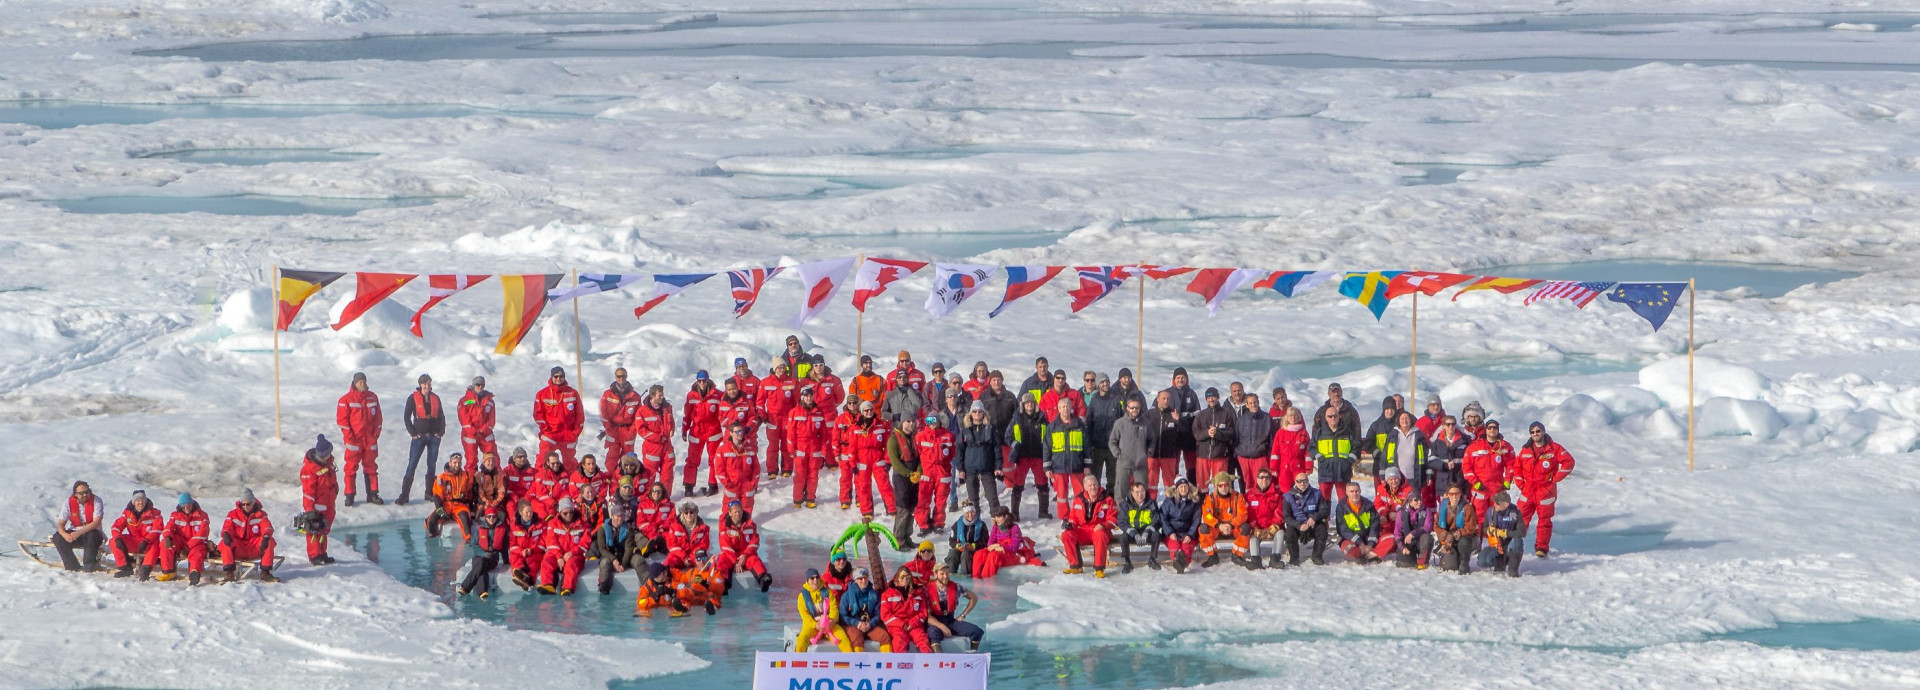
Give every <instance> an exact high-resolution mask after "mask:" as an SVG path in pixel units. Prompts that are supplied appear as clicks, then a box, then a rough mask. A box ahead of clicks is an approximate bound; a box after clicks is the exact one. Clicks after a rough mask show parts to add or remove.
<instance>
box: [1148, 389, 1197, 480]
mask: <svg viewBox="0 0 1920 690" xmlns="http://www.w3.org/2000/svg"><path fill="white" fill-rule="evenodd" d="M1146 419H1147V426H1148V428H1149V429H1150V430H1151V431H1150V432H1149V433H1148V436H1147V448H1148V449H1149V450H1152V451H1153V452H1152V454H1150V455H1148V456H1147V481H1148V482H1150V487H1151V493H1152V494H1153V495H1154V496H1160V495H1162V492H1163V491H1165V490H1167V489H1169V488H1171V487H1172V486H1173V483H1174V480H1175V479H1176V478H1179V477H1184V476H1185V475H1182V474H1180V441H1179V439H1180V435H1181V434H1183V433H1184V434H1187V435H1188V436H1189V437H1191V436H1192V432H1191V429H1192V426H1193V423H1192V421H1191V420H1189V419H1187V417H1186V415H1183V414H1181V413H1180V411H1179V410H1177V409H1174V407H1173V394H1172V393H1168V392H1166V391H1160V392H1159V393H1158V394H1156V395H1155V396H1154V399H1153V408H1152V409H1149V410H1148V411H1147V413H1146ZM1186 479H1187V481H1188V482H1192V481H1193V478H1192V477H1186Z"/></svg>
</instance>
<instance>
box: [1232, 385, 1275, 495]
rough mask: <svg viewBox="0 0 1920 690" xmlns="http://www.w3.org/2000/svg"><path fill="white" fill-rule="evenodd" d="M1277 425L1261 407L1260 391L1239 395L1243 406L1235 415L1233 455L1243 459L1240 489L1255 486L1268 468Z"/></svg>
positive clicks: (1241, 460) (1244, 489) (1240, 466)
mask: <svg viewBox="0 0 1920 690" xmlns="http://www.w3.org/2000/svg"><path fill="white" fill-rule="evenodd" d="M1275 426H1277V425H1276V424H1274V421H1273V417H1272V416H1270V415H1268V414H1267V411H1266V410H1264V409H1261V407H1260V394H1258V393H1246V394H1242V395H1241V396H1240V407H1239V408H1238V409H1237V410H1235V411H1234V416H1233V434H1234V441H1233V455H1234V457H1237V458H1239V459H1240V462H1239V463H1238V465H1239V468H1240V490H1241V491H1243V492H1244V491H1246V490H1247V489H1248V488H1249V487H1252V486H1253V480H1254V479H1256V478H1258V477H1259V476H1260V471H1261V470H1265V469H1269V467H1268V463H1267V460H1268V458H1270V457H1271V456H1272V455H1273V428H1274V427H1275Z"/></svg>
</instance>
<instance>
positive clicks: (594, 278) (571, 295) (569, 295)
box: [547, 273, 640, 304]
mask: <svg viewBox="0 0 1920 690" xmlns="http://www.w3.org/2000/svg"><path fill="white" fill-rule="evenodd" d="M637 282H640V276H637V275H614V274H611V273H582V274H580V280H579V282H578V283H576V284H575V285H574V286H573V287H570V288H560V289H557V290H554V291H553V294H550V295H547V302H549V303H551V304H560V303H562V302H567V301H571V300H576V299H579V298H581V297H585V296H587V295H597V294H600V293H602V292H613V291H614V290H618V289H620V288H623V287H626V286H628V285H632V284H634V283H637Z"/></svg>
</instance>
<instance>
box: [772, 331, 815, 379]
mask: <svg viewBox="0 0 1920 690" xmlns="http://www.w3.org/2000/svg"><path fill="white" fill-rule="evenodd" d="M780 359H781V361H784V362H786V363H787V370H788V371H791V372H793V377H794V378H796V379H805V378H809V377H810V375H811V374H812V373H813V364H814V361H813V360H814V356H813V355H811V354H808V353H807V349H806V348H804V347H801V346H800V336H797V335H788V336H787V348H786V349H785V350H781V351H780Z"/></svg>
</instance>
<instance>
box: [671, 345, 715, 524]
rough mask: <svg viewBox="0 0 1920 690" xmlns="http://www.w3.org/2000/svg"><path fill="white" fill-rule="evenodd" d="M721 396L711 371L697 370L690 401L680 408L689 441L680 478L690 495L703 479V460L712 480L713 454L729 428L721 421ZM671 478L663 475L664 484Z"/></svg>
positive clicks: (683, 436)
mask: <svg viewBox="0 0 1920 690" xmlns="http://www.w3.org/2000/svg"><path fill="white" fill-rule="evenodd" d="M721 395H722V393H721V392H720V389H719V388H718V387H716V386H714V385H713V378H712V377H711V376H708V375H707V370H705V369H701V370H700V371H696V372H694V373H693V387H692V388H689V389H687V400H686V403H685V404H684V405H683V406H682V408H681V410H680V439H681V440H683V441H686V442H687V467H686V469H685V470H684V471H683V472H682V473H681V476H680V479H681V484H682V485H683V486H684V487H685V489H686V497H687V498H693V483H694V480H696V479H699V478H700V464H701V463H702V462H705V463H706V464H707V466H708V475H707V476H708V478H709V480H711V478H712V476H713V475H712V467H713V457H714V455H715V454H716V453H717V452H718V451H719V450H720V437H721V435H722V434H723V433H724V431H725V430H724V429H722V428H721V421H720V397H721ZM669 481H672V479H671V478H669V477H667V476H665V475H662V476H661V477H660V482H661V483H666V482H669ZM711 488H712V486H711V485H709V489H711ZM709 493H711V491H709Z"/></svg>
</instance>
